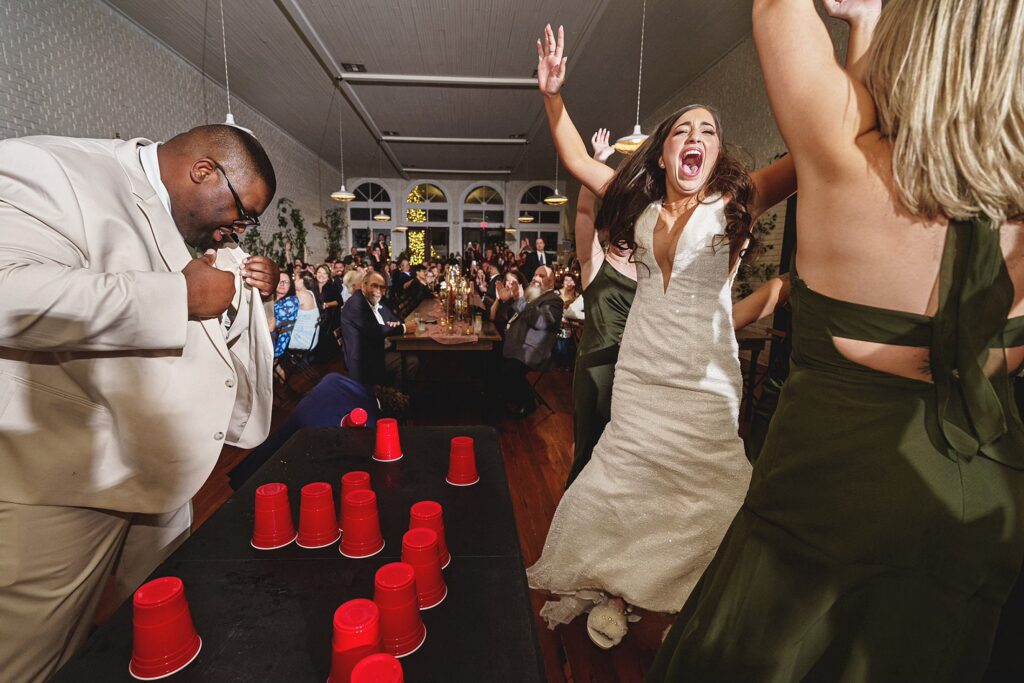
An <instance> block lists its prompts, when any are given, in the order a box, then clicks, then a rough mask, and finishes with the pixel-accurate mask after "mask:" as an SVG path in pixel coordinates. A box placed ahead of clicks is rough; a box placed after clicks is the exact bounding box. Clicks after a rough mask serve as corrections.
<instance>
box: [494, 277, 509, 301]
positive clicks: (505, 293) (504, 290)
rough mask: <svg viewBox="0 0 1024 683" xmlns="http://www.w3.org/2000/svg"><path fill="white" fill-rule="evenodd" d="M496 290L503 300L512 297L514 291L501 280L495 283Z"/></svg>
mask: <svg viewBox="0 0 1024 683" xmlns="http://www.w3.org/2000/svg"><path fill="white" fill-rule="evenodd" d="M494 292H495V293H496V294H497V295H498V299H499V300H501V301H508V300H509V299H511V298H512V292H510V291H509V289H508V287H506V286H505V283H504V282H502V281H501V280H498V281H497V282H495V283H494Z"/></svg>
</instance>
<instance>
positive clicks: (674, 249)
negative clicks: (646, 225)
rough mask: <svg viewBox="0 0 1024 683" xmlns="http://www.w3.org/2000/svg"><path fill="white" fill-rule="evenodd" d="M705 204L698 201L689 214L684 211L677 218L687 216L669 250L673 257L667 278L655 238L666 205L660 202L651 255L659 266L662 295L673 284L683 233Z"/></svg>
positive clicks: (653, 231) (653, 230) (652, 235)
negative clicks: (662, 210) (659, 257)
mask: <svg viewBox="0 0 1024 683" xmlns="http://www.w3.org/2000/svg"><path fill="white" fill-rule="evenodd" d="M703 204H704V202H700V201H698V202H697V203H696V204H694V205H693V208H691V209H690V210H689V214H690V215H689V216H686V214H685V213H684V214H682V215H680V216H679V218H678V219H676V222H677V223H678V222H679V220H681V219H682V218H683V217H684V216H685V217H686V222H685V223H683V227H682V228H680V229H679V234H677V235H676V241H675V244H673V245H671V247H670V249H669V251H670V252H671V254H672V259H671V260H670V261H669V266H668V277H667V278H666V277H665V269H664V268H662V267H661V263H660V262H659V261H658V250H657V247H656V246H655V240H656V239H657V238H656V235H657V232H658V224H659V223H661V209H662V208H663V207H664V204H663V203H662V202H658V205H657V206H658V213H657V215H656V216H655V218H654V227H652V228H651V256H652V257H653V258H654V265H655V266H657V267H658V273H659V274H660V275H661V294H662V296H665V295H666V294H668V290H669V288H670V287H671V286H672V279H673V277H674V276H675V274H676V259H677V258H679V242H680V241H681V240H682V239H683V233H685V232H686V231H687V228H688V227H689V225H690V221H692V220H693V217H694V216H696V215H697V211H698V209H700V207H701V206H702V205H703ZM667 231H668V228H666V232H667Z"/></svg>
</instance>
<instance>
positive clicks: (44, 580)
mask: <svg viewBox="0 0 1024 683" xmlns="http://www.w3.org/2000/svg"><path fill="white" fill-rule="evenodd" d="M275 190H276V179H275V176H274V171H273V167H272V166H271V164H270V161H269V159H268V158H267V156H266V153H265V152H264V151H263V148H262V147H261V146H260V145H259V143H258V142H256V140H255V139H254V138H253V137H252V136H251V135H249V134H247V133H245V132H243V131H242V130H240V129H237V128H233V127H230V126H202V127H199V128H195V129H193V130H191V131H189V132H188V133H183V134H181V135H178V136H176V137H174V138H172V139H171V140H169V141H168V142H167V143H165V144H162V145H156V144H153V143H150V142H149V141H148V140H142V139H136V140H129V141H121V140H85V139H73V138H59V137H29V138H21V139H11V140H4V141H0V283H2V287H0V671H2V672H3V675H2V676H0V677H2V678H3V680H4V681H7V682H18V683H20V682H21V681H42V680H45V679H46V678H47V677H48V676H49V675H50V674H52V673H53V671H55V670H56V669H57V668H58V667H59V666H60V665H61V664H62V663H63V662H64V661H65V660H66V659H67V658H68V657H70V656H71V655H72V654H73V653H74V651H75V650H76V648H77V647H78V646H79V645H81V643H82V642H83V640H84V639H85V637H86V635H87V634H88V630H89V628H90V625H91V622H92V616H93V613H94V611H95V609H96V605H97V601H98V600H99V596H100V593H101V592H102V590H103V588H104V585H105V584H106V583H107V581H108V579H109V577H110V576H111V575H113V574H117V575H118V576H119V577H120V580H121V581H122V582H124V583H125V585H124V586H123V588H125V589H126V590H133V589H134V588H135V587H136V586H137V584H138V582H139V581H141V580H142V579H144V578H145V576H146V575H147V574H148V573H149V572H150V571H152V569H154V568H155V567H156V564H158V563H159V562H160V561H161V560H162V559H163V557H164V556H165V555H166V553H167V552H168V550H169V546H168V544H169V543H170V542H171V541H172V540H173V539H174V538H175V537H176V536H179V535H181V534H182V532H185V533H187V525H188V521H189V519H190V513H189V507H188V506H189V500H190V498H191V497H192V496H193V495H194V494H195V493H196V491H197V490H198V489H199V487H200V486H201V485H202V484H203V482H204V481H205V480H206V478H207V477H208V476H209V474H210V472H211V470H212V469H213V467H214V465H215V464H216V462H217V459H218V457H219V454H220V451H221V448H222V446H223V445H224V444H225V443H230V444H237V445H239V446H242V447H253V446H256V445H257V444H259V443H260V442H262V441H263V439H264V438H265V437H266V435H267V431H268V429H269V425H270V406H271V382H272V376H271V368H272V362H273V350H272V347H271V342H270V334H269V331H268V326H267V320H266V314H265V311H264V308H263V305H262V303H261V300H260V295H261V294H263V295H264V296H269V295H270V294H271V292H272V291H273V288H274V286H275V285H276V284H277V280H278V269H277V267H276V266H275V265H274V264H273V263H272V262H270V261H269V260H268V259H266V258H264V257H248V256H246V255H244V254H243V253H241V250H240V249H238V248H237V247H235V246H234V244H233V240H232V239H230V238H231V237H232V236H233V233H234V232H239V231H244V229H245V228H246V227H249V226H251V225H254V224H257V223H258V220H257V219H256V218H255V217H256V216H258V215H259V214H260V213H262V212H263V211H264V210H265V209H266V207H267V205H268V204H269V203H270V200H271V198H272V197H273V195H274V192H275ZM226 243H231V244H230V247H229V248H222V247H223V246H224V244H226ZM126 538H127V539H128V541H127V543H126ZM119 563H120V564H119ZM124 577H129V578H124Z"/></svg>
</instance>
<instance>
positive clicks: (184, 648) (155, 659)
mask: <svg viewBox="0 0 1024 683" xmlns="http://www.w3.org/2000/svg"><path fill="white" fill-rule="evenodd" d="M132 604H133V606H134V608H135V609H134V612H133V616H132V625H133V630H134V640H133V641H132V660H131V662H130V663H129V664H128V673H130V674H131V675H132V676H133V677H135V678H138V679H139V680H142V681H151V680H154V679H157V678H163V677H165V676H170V675H171V674H173V673H175V672H177V671H181V670H182V669H184V668H185V667H186V666H188V665H189V664H190V663H191V662H192V660H193V659H195V658H196V656H197V655H198V654H199V650H200V649H201V648H202V647H203V641H202V640H201V639H200V638H199V634H198V633H196V628H195V626H194V625H193V624H192V614H191V612H189V609H188V601H187V600H186V599H185V586H184V584H182V583H181V579H179V578H177V577H175V576H165V577H163V578H161V579H154V580H153V581H150V582H149V583H146V584H143V585H142V586H141V587H140V588H139V589H138V590H137V591H135V597H134V599H133V600H132Z"/></svg>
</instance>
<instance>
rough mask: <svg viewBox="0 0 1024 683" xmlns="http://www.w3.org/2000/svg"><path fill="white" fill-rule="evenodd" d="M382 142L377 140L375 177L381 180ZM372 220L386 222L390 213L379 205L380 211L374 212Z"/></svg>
mask: <svg viewBox="0 0 1024 683" xmlns="http://www.w3.org/2000/svg"><path fill="white" fill-rule="evenodd" d="M383 144H384V143H383V141H382V140H378V141H377V179H378V180H381V179H382V177H381V176H383V175H384V166H383V161H382V157H381V155H382V154H383V149H384V148H383ZM373 220H375V221H377V222H378V223H387V222H388V221H389V220H391V214H389V213H385V212H384V207H383V206H382V207H380V213H378V214H376V215H375V216H374V217H373Z"/></svg>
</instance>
